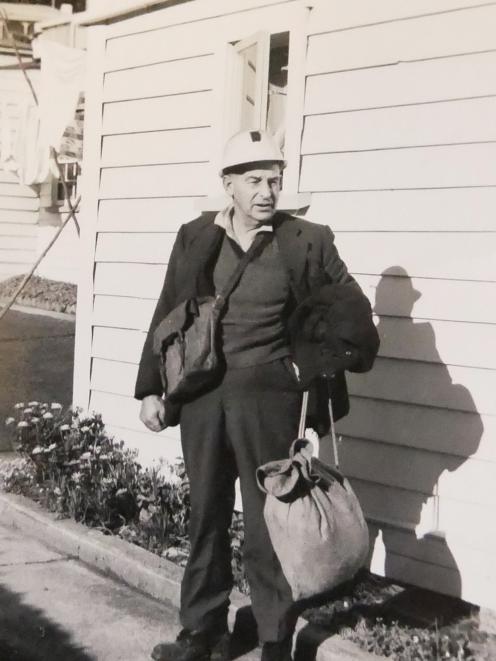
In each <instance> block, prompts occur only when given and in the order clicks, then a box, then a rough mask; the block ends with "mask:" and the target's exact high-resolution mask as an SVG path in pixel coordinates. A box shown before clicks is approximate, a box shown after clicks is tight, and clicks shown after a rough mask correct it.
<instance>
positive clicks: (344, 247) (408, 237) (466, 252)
mask: <svg viewBox="0 0 496 661" xmlns="http://www.w3.org/2000/svg"><path fill="white" fill-rule="evenodd" d="M495 244H496V234H495V233H487V234H482V233H471V232H466V233H461V232H460V233H457V232H454V233H440V234H430V233H423V232H411V233H407V232H405V233H398V234H396V233H385V234H377V233H372V232H371V233H367V232H362V233H360V234H359V235H357V234H356V233H354V232H349V233H348V232H340V233H339V234H337V235H336V246H337V248H338V250H339V252H340V254H341V256H342V257H343V259H344V260H345V262H346V264H347V265H348V267H349V269H350V270H351V271H352V272H353V273H364V274H379V273H382V272H384V271H385V270H386V269H387V270H388V274H389V275H394V274H396V273H397V274H398V275H401V276H402V275H405V273H407V274H408V275H409V276H410V277H418V278H442V279H466V280H487V281H490V282H494V281H495V280H496V260H495V259H494V250H495Z"/></svg>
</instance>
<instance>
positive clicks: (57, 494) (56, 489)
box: [53, 487, 62, 496]
mask: <svg viewBox="0 0 496 661" xmlns="http://www.w3.org/2000/svg"><path fill="white" fill-rule="evenodd" d="M53 493H54V494H55V495H56V496H61V495H62V491H61V490H60V487H55V489H54V490H53Z"/></svg>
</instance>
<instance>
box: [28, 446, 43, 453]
mask: <svg viewBox="0 0 496 661" xmlns="http://www.w3.org/2000/svg"><path fill="white" fill-rule="evenodd" d="M41 452H43V448H42V447H41V446H40V445H37V446H36V447H35V448H33V450H32V452H31V454H40V453H41Z"/></svg>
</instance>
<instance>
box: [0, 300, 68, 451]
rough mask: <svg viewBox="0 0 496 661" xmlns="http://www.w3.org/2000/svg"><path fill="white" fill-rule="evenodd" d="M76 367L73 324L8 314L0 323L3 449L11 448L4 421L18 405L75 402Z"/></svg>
mask: <svg viewBox="0 0 496 661" xmlns="http://www.w3.org/2000/svg"><path fill="white" fill-rule="evenodd" d="M73 366H74V322H73V321H70V320H68V321H65V320H59V319H54V318H51V317H45V316H43V315H38V314H26V313H23V312H17V311H12V310H10V311H9V312H8V313H7V314H6V316H5V317H4V318H3V319H2V321H1V322H0V449H8V447H5V445H6V443H7V442H8V437H7V432H6V429H5V425H4V421H5V418H7V417H8V416H9V415H12V407H13V406H14V404H15V403H16V402H24V403H27V402H28V401H32V400H37V401H39V402H43V401H46V402H54V401H55V402H60V403H61V404H62V405H63V406H68V405H69V404H70V403H71V402H72V375H73ZM2 440H3V445H2Z"/></svg>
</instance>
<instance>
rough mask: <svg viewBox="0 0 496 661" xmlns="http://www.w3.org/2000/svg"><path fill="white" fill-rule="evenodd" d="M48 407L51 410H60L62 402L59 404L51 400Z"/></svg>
mask: <svg viewBox="0 0 496 661" xmlns="http://www.w3.org/2000/svg"><path fill="white" fill-rule="evenodd" d="M50 408H51V409H52V411H60V409H61V408H62V404H59V403H58V402H52V403H51V405H50Z"/></svg>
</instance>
